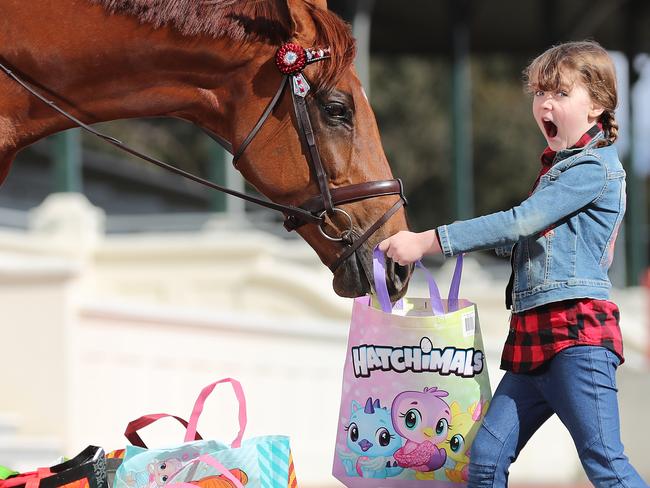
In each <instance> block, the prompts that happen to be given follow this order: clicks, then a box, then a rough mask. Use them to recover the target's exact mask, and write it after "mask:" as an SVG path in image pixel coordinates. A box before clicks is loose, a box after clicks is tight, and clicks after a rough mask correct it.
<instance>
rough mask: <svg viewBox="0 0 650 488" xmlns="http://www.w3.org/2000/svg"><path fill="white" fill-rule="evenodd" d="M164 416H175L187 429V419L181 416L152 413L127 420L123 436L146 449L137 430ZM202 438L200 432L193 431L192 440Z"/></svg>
mask: <svg viewBox="0 0 650 488" xmlns="http://www.w3.org/2000/svg"><path fill="white" fill-rule="evenodd" d="M165 417H172V418H175V419H176V420H178V421H179V422H180V423H181V424H182V425H183V426H184V427H185V428H186V429H187V426H188V423H187V420H183V419H182V418H180V417H177V416H176V415H170V414H168V413H152V414H149V415H143V416H142V417H140V418H138V419H135V420H132V421H131V422H129V423H128V425H127V426H126V430H125V431H124V436H125V437H126V438H127V440H128V441H129V442H130V443H131V444H132V445H134V446H137V447H144V448H145V449H146V448H147V446H146V444H145V443H144V441H143V440H142V438H141V437H140V435H139V434H138V431H139V430H141V429H144V428H145V427H146V426H148V425H151V424H153V423H154V422H156V421H157V420H160V419H162V418H165ZM202 439H203V437H201V434H199V433H198V432H195V435H194V439H193V440H195V441H200V440H202Z"/></svg>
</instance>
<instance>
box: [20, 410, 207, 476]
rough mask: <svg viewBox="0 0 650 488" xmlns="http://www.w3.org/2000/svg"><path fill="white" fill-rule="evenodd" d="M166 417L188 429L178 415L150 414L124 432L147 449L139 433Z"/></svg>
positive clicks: (136, 444) (128, 437) (127, 436)
mask: <svg viewBox="0 0 650 488" xmlns="http://www.w3.org/2000/svg"><path fill="white" fill-rule="evenodd" d="M165 417H172V418H175V419H176V420H178V421H179V422H180V423H181V424H183V426H184V427H186V428H187V425H188V424H187V421H186V420H183V419H182V418H180V417H177V416H176V415H170V414H168V413H153V414H150V415H143V416H142V417H140V418H138V419H135V420H132V421H131V422H129V424H128V425H127V426H126V430H125V431H124V436H125V437H126V438H127V439H128V441H129V442H130V443H131V444H132V445H134V446H138V447H144V448H145V449H146V448H147V446H146V445H145V443H144V442H143V441H142V438H141V437H140V435H139V434H138V431H139V430H140V429H144V428H145V427H146V426H147V425H150V424H153V423H154V422H155V421H157V420H160V419H162V418H165ZM202 439H203V437H201V435H200V434H199V433H198V432H196V431H195V435H194V440H195V441H200V440H202ZM190 440H192V439H190ZM25 488H27V487H25Z"/></svg>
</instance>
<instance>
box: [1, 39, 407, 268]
mask: <svg viewBox="0 0 650 488" xmlns="http://www.w3.org/2000/svg"><path fill="white" fill-rule="evenodd" d="M328 57H329V48H327V49H304V48H303V47H301V46H300V45H298V44H294V43H288V44H285V45H283V46H282V47H281V48H280V49H279V50H278V51H277V53H276V57H275V61H276V65H277V67H278V69H279V70H280V71H281V72H282V73H283V77H282V82H281V83H280V86H279V88H278V90H277V92H276V93H275V95H274V97H273V98H272V99H271V101H270V102H269V104H268V105H267V107H266V109H265V110H264V112H263V113H262V115H261V116H260V118H259V119H258V121H257V123H256V124H255V126H254V127H253V129H252V130H251V132H250V133H249V134H248V136H246V138H245V139H244V141H243V142H242V143H241V145H240V146H239V147H238V149H237V151H236V152H235V151H233V146H232V144H231V143H230V142H228V141H227V140H225V139H224V138H223V137H221V136H219V135H217V134H215V133H213V132H211V131H209V130H207V129H203V131H204V132H206V133H207V134H208V135H209V136H210V137H211V138H212V139H214V140H215V141H216V142H217V143H219V144H220V145H221V146H222V147H223V148H224V149H225V150H226V151H228V152H230V153H231V154H233V164H234V165H235V167H237V163H238V161H239V159H240V157H241V156H242V155H243V153H244V151H245V150H246V148H247V147H248V146H249V144H250V143H251V142H252V141H253V139H254V138H255V136H256V135H257V133H258V132H259V130H260V129H261V128H262V126H263V125H264V122H265V121H266V120H267V119H268V117H269V116H270V115H271V113H272V112H273V110H274V108H275V107H276V106H277V104H278V103H279V101H280V99H281V97H282V94H283V92H284V90H285V87H286V86H287V84H289V83H290V84H291V88H290V90H291V96H292V102H293V107H294V111H295V115H296V120H297V125H298V132H299V134H302V139H303V142H304V143H305V144H306V146H307V149H308V151H307V157H308V160H309V161H308V162H309V163H310V167H311V169H312V170H313V171H314V174H315V176H316V181H317V183H318V188H319V190H320V195H317V196H314V197H311V198H309V199H308V200H307V201H306V202H304V203H303V204H302V205H300V206H293V205H282V204H279V203H275V202H272V201H270V200H266V199H262V198H258V197H255V196H252V195H247V194H246V193H242V192H239V191H236V190H233V189H230V188H228V187H225V186H222V185H219V184H217V183H214V182H212V181H209V180H206V179H204V178H201V177H200V176H197V175H195V174H193V173H190V172H188V171H185V170H182V169H180V168H178V167H176V166H173V165H171V164H169V163H165V162H163V161H160V160H159V159H156V158H154V157H152V156H148V155H146V154H143V153H141V152H139V151H137V150H136V149H133V148H131V147H129V146H128V145H126V144H124V143H123V142H122V141H120V140H118V139H116V138H114V137H111V136H109V135H106V134H104V133H102V132H100V131H98V130H97V129H95V128H93V127H91V126H90V125H88V124H86V123H84V122H82V121H81V120H79V119H78V118H77V117H75V116H74V115H72V114H70V113H69V112H67V111H65V110H63V109H62V108H60V107H59V106H58V105H56V104H55V103H54V102H53V101H51V100H49V99H47V98H46V97H45V96H43V95H42V94H41V93H39V92H38V91H37V90H35V89H34V88H32V87H31V86H30V85H29V84H28V83H26V82H25V81H24V80H23V79H22V78H20V77H19V76H18V75H16V74H15V73H14V72H13V71H12V70H11V69H10V68H9V67H8V66H6V65H5V64H3V63H2V62H0V69H2V71H4V72H5V73H6V74H7V75H8V76H9V77H10V78H11V79H13V80H14V81H16V82H17V83H18V84H19V85H21V86H22V87H23V88H24V89H25V90H27V91H28V92H29V93H31V94H32V95H34V96H35V97H36V98H38V99H39V100H41V101H42V102H44V103H45V104H47V105H49V106H50V107H51V108H52V109H53V110H55V111H57V112H58V113H59V114H61V115H62V116H63V117H65V118H67V119H68V120H70V121H71V122H73V123H74V124H75V125H76V126H78V127H80V128H81V129H83V130H85V131H87V132H89V133H91V134H93V135H94V136H96V137H99V138H100V139H103V140H104V141H106V142H108V143H109V144H112V145H113V146H115V147H117V148H119V149H121V150H122V151H124V152H127V153H129V154H132V155H134V156H136V157H138V158H140V159H143V160H144V161H147V162H149V163H152V164H155V165H157V166H159V167H161V168H163V169H165V170H167V171H170V172H172V173H175V174H177V175H179V176H182V177H184V178H187V179H189V180H192V181H194V182H196V183H199V184H201V185H203V186H206V187H208V188H212V189H214V190H217V191H220V192H223V193H226V194H228V195H232V196H234V197H237V198H241V199H243V200H246V201H248V202H251V203H254V204H256V205H260V206H262V207H266V208H270V209H272V210H277V211H279V212H282V213H283V214H284V215H285V220H284V227H285V228H286V229H287V230H288V231H292V230H295V229H297V228H299V227H301V226H303V225H305V224H314V225H318V229H319V231H320V233H321V235H322V236H323V237H324V238H326V239H328V240H330V241H335V242H341V243H342V244H343V245H345V248H344V250H343V252H342V253H341V254H340V255H339V256H337V258H336V260H335V261H334V262H333V263H331V264H329V265H328V267H329V268H330V269H331V270H332V272H334V271H336V269H337V268H338V267H339V266H340V265H341V264H342V263H343V262H344V261H345V260H346V259H347V258H349V257H350V256H351V255H352V254H354V253H355V252H356V250H357V249H358V248H359V247H360V246H361V245H362V244H363V243H364V242H365V241H366V240H367V239H368V238H369V237H370V236H371V235H372V234H374V233H375V232H376V231H377V230H378V229H379V228H380V227H381V226H382V225H383V224H384V223H385V222H386V221H388V219H389V218H390V217H391V216H392V215H393V214H394V213H395V212H397V210H399V208H400V207H402V206H405V205H406V203H407V201H406V197H405V196H404V189H403V187H402V182H401V180H399V179H392V180H377V181H368V182H364V183H357V184H352V185H346V186H342V187H338V188H330V187H329V184H328V181H329V178H328V176H327V172H326V171H325V168H324V166H323V163H322V160H321V157H320V153H319V151H318V148H317V147H316V140H315V136H314V131H313V127H312V124H311V120H310V118H309V112H308V110H307V103H306V100H305V97H306V95H307V94H308V92H309V90H310V86H309V83H308V82H307V79H306V77H305V76H304V75H303V73H302V70H303V69H304V68H305V66H306V65H307V64H310V63H314V62H316V61H321V60H323V59H327V58H328ZM388 195H399V197H400V199H399V200H398V201H397V202H395V204H394V205H393V206H392V207H391V208H390V209H388V211H387V212H386V213H384V215H383V216H382V217H380V218H379V219H378V220H377V221H375V223H374V224H373V225H371V226H370V227H369V228H368V229H366V231H365V232H363V233H362V234H360V235H359V234H358V233H357V232H356V230H355V229H354V224H353V222H352V217H350V215H349V214H348V213H347V212H346V211H345V210H343V209H342V208H340V207H339V205H342V204H347V203H354V202H359V201H362V200H366V199H368V198H374V197H382V196H388ZM337 213H339V214H341V215H342V216H344V217H345V218H346V220H347V222H348V225H349V229H346V230H344V231H343V232H341V234H340V235H339V236H331V235H329V234H327V233H326V232H325V230H324V228H323V226H324V224H325V223H326V221H325V216H326V215H327V216H329V217H330V219H331V218H332V217H334V216H335V214H337Z"/></svg>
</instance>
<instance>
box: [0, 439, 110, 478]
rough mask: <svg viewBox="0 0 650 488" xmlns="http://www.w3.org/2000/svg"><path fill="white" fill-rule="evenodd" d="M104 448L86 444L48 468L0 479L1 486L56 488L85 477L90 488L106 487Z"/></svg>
mask: <svg viewBox="0 0 650 488" xmlns="http://www.w3.org/2000/svg"><path fill="white" fill-rule="evenodd" d="M105 456H106V454H105V453H104V450H103V449H102V448H101V447H98V446H88V447H86V448H85V449H84V450H83V451H81V452H80V453H79V454H77V455H76V456H75V457H73V458H72V459H69V460H68V461H65V462H63V463H61V464H57V465H55V466H52V467H50V468H38V469H37V470H36V471H31V472H28V473H22V474H19V475H17V476H15V477H11V478H9V479H7V480H2V481H0V486H1V487H3V488H12V487H13V488H56V487H60V486H64V485H67V484H69V483H72V482H74V481H78V480H81V479H84V478H86V479H87V480H88V486H89V487H90V488H106V486H107V484H106V476H105V474H106V473H105V471H106V468H105Z"/></svg>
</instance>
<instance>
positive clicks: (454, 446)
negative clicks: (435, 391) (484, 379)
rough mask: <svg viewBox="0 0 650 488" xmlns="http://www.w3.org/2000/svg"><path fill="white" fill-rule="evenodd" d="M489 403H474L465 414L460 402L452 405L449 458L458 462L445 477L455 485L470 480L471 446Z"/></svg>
mask: <svg viewBox="0 0 650 488" xmlns="http://www.w3.org/2000/svg"><path fill="white" fill-rule="evenodd" d="M488 406H489V402H487V401H479V402H474V403H473V404H472V406H470V407H469V408H468V409H467V411H466V412H463V411H462V410H461V408H460V405H459V404H458V402H452V404H451V426H450V427H449V433H448V434H447V444H449V458H450V459H451V460H453V461H455V462H456V465H455V466H454V468H453V469H449V468H446V469H445V475H447V479H449V481H453V482H454V483H465V482H467V480H468V464H469V458H470V449H469V446H471V445H472V441H473V440H474V437H475V436H476V432H477V431H478V428H479V427H480V425H481V420H483V417H485V413H486V412H487V409H488Z"/></svg>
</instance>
